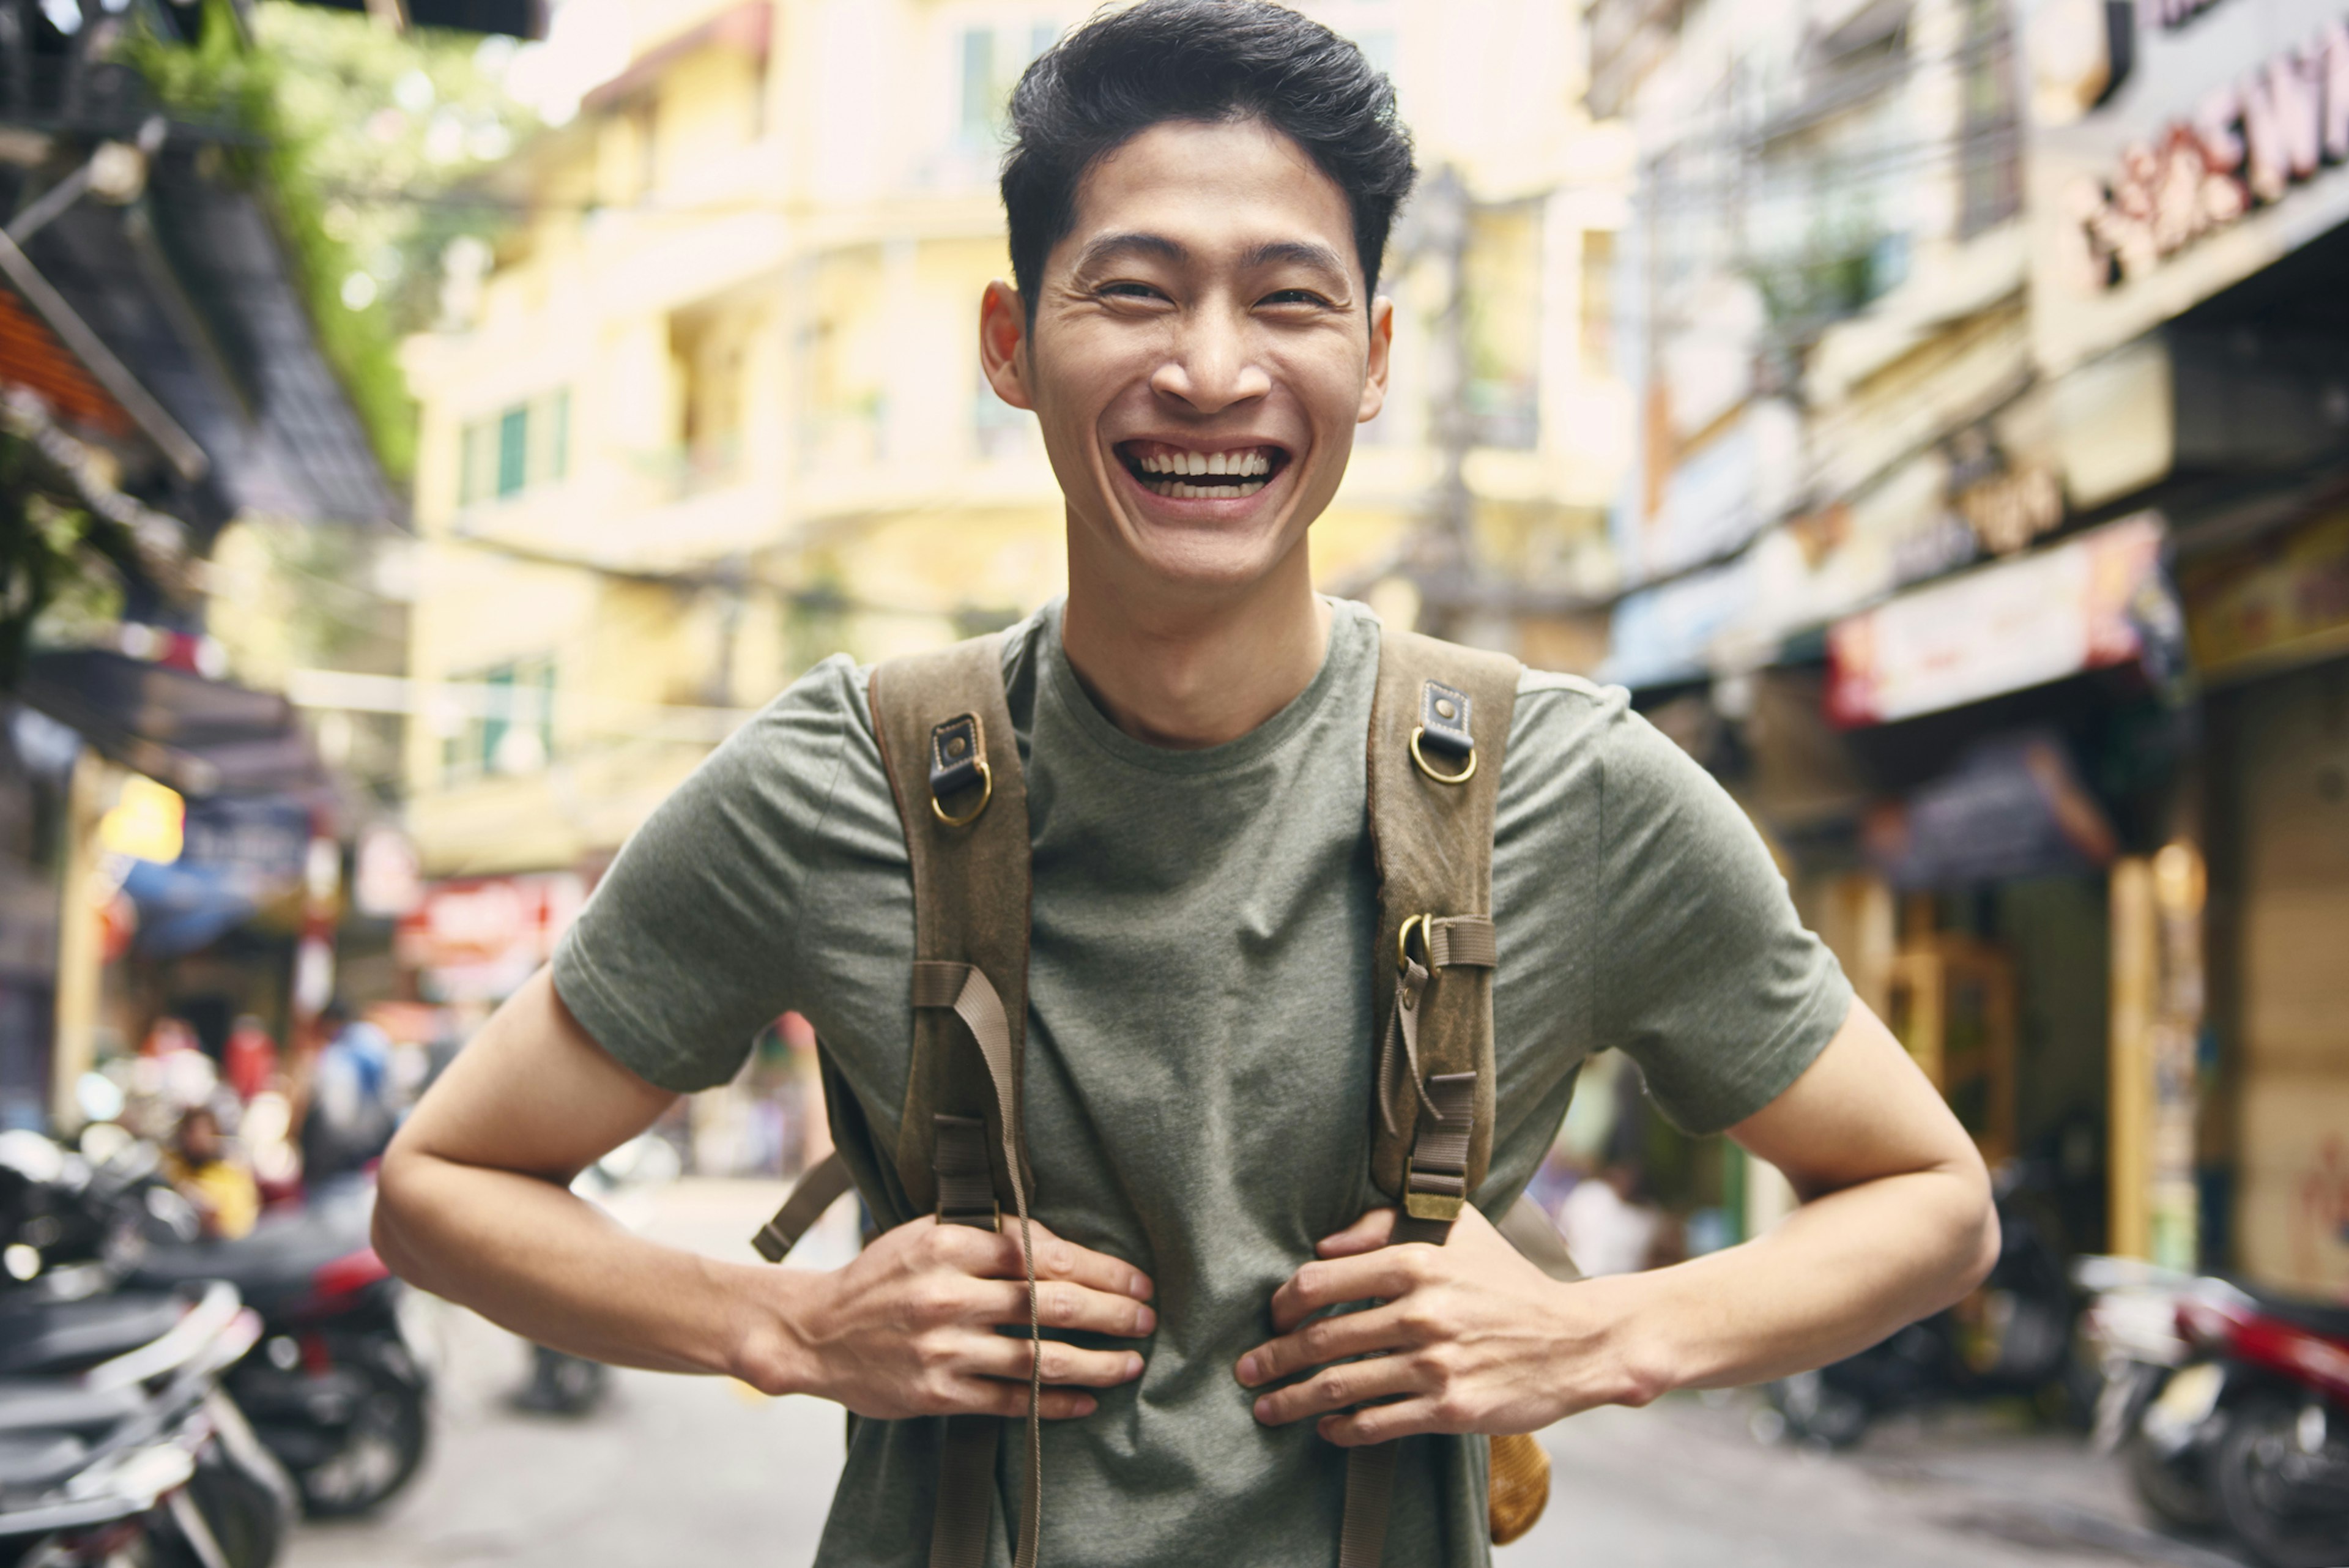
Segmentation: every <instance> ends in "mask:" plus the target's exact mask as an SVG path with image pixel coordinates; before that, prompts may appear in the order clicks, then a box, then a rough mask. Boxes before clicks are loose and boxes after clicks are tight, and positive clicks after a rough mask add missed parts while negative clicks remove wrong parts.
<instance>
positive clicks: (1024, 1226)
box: [914, 960, 1044, 1568]
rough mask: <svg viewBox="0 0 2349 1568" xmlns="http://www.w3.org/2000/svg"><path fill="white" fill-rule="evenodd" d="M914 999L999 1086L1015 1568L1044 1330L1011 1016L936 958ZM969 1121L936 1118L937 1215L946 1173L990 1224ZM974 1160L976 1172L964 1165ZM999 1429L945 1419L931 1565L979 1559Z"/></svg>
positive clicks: (1029, 1527) (1025, 1559)
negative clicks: (1014, 1246)
mask: <svg viewBox="0 0 2349 1568" xmlns="http://www.w3.org/2000/svg"><path fill="white" fill-rule="evenodd" d="M914 1005H915V1006H916V1007H917V1008H923V1007H939V1008H945V1009H947V1010H948V1011H950V1012H953V1013H954V1015H955V1016H956V1017H957V1018H959V1019H961V1020H962V1021H963V1024H964V1026H965V1027H967V1028H968V1029H969V1031H970V1035H971V1038H972V1039H973V1040H975V1041H977V1042H978V1052H979V1054H980V1056H982V1057H983V1058H985V1060H986V1062H987V1076H988V1082H989V1083H990V1084H991V1085H993V1087H994V1090H995V1116H996V1125H997V1126H999V1127H1001V1128H1002V1129H1003V1131H1002V1139H1003V1164H1004V1168H1006V1169H1007V1170H1009V1172H1010V1173H1011V1199H1012V1202H1013V1204H1014V1205H1015V1206H1016V1207H1017V1208H1018V1210H1019V1262H1020V1269H1021V1272H1023V1273H1024V1275H1025V1276H1026V1280H1027V1285H1028V1336H1029V1337H1028V1346H1029V1348H1028V1497H1027V1502H1026V1505H1025V1506H1024V1507H1023V1508H1021V1510H1020V1511H1019V1548H1018V1550H1017V1552H1015V1553H1014V1562H1015V1563H1016V1564H1017V1568H1034V1564H1035V1562H1036V1543H1037V1535H1038V1532H1039V1530H1040V1527H1041V1524H1042V1521H1043V1511H1044V1426H1043V1416H1042V1407H1043V1400H1044V1336H1043V1332H1042V1325H1041V1324H1040V1320H1039V1316H1038V1313H1037V1308H1036V1245H1035V1238H1034V1235H1033V1233H1032V1231H1031V1230H1030V1224H1029V1220H1028V1183H1027V1181H1026V1179H1025V1178H1024V1177H1023V1175H1022V1173H1021V1168H1020V1161H1019V1100H1018V1097H1017V1096H1016V1095H1015V1093H1014V1091H1013V1087H1012V1081H1011V1023H1010V1021H1009V1019H1008V1018H1007V1017H1005V1015H1004V1012H1003V999H1002V997H1000V996H999V995H998V994H997V993H996V990H995V987H994V985H993V984H991V983H990V982H989V981H988V978H987V976H986V975H984V974H982V973H980V972H979V971H978V969H977V968H976V967H975V966H973V965H970V964H967V963H947V962H942V961H932V960H925V961H920V962H917V963H916V964H915V965H914ZM970 1120H971V1118H969V1117H965V1116H944V1115H941V1116H937V1117H936V1123H935V1126H936V1139H937V1141H936V1161H937V1165H936V1176H937V1184H938V1217H939V1218H940V1219H941V1220H946V1219H947V1201H948V1182H949V1181H950V1180H951V1181H952V1182H953V1183H954V1185H955V1189H956V1191H957V1198H956V1199H955V1201H957V1203H959V1204H963V1205H965V1206H966V1208H965V1209H964V1210H958V1212H968V1207H967V1206H968V1205H969V1204H970V1203H972V1202H974V1201H976V1199H975V1198H974V1197H972V1196H967V1195H965V1194H967V1193H975V1192H976V1191H977V1190H978V1189H984V1190H985V1193H986V1199H985V1200H986V1203H987V1206H988V1214H989V1216H990V1222H991V1217H992V1215H993V1213H994V1187H993V1183H992V1180H991V1179H990V1178H989V1177H988V1174H987V1169H986V1167H987V1160H986V1155H985V1146H984V1143H983V1140H982V1139H981V1138H974V1137H968V1136H967V1132H966V1129H968V1127H969V1125H970ZM982 1127H983V1124H982ZM974 1146H977V1147H974ZM974 1157H975V1158H974ZM950 1162H951V1163H952V1165H953V1168H952V1169H951V1170H950V1169H949V1163H950ZM973 1165H976V1167H977V1169H976V1170H975V1171H973V1170H970V1169H968V1167H971V1166H973ZM965 1222H968V1221H965ZM972 1422H983V1423H985V1426H986V1429H987V1432H988V1436H987V1438H986V1439H985V1446H986V1453H985V1455H984V1459H985V1464H984V1466H983V1468H982V1467H981V1466H980V1464H979V1459H980V1458H981V1456H980V1455H979V1453H978V1447H977V1444H978V1439H977V1438H973V1437H969V1436H967V1435H966V1436H960V1437H958V1434H966V1433H968V1431H969V1429H970V1427H969V1424H970V1423H972ZM998 1429H999V1428H997V1426H996V1423H995V1420H994V1418H993V1417H984V1416H979V1417H949V1418H948V1420H947V1448H946V1451H945V1454H944V1455H943V1457H942V1459H941V1461H940V1464H939V1467H938V1506H937V1517H936V1520H935V1521H932V1523H931V1526H930V1564H931V1568H976V1565H977V1564H978V1563H980V1562H981V1561H982V1560H983V1558H984V1554H985V1552H986V1545H987V1523H988V1517H989V1515H990V1513H991V1511H992V1508H991V1505H992V1501H993V1499H994V1494H995V1463H994V1457H995V1436H994V1434H995V1432H996V1431H997V1430H998Z"/></svg>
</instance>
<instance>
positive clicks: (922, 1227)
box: [770, 1218, 1158, 1420]
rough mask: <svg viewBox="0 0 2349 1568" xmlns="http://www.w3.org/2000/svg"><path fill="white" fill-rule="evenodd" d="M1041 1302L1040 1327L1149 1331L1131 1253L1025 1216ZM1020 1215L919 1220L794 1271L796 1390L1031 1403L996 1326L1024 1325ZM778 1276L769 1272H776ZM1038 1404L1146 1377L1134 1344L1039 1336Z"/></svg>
mask: <svg viewBox="0 0 2349 1568" xmlns="http://www.w3.org/2000/svg"><path fill="white" fill-rule="evenodd" d="M1033 1232H1034V1242H1035V1249H1036V1309H1037V1316H1038V1321H1039V1322H1040V1323H1041V1324H1042V1325H1043V1326H1044V1327H1046V1328H1069V1329H1086V1330H1090V1331H1092V1333H1095V1334H1128V1335H1135V1336H1139V1335H1142V1334H1148V1333H1150V1332H1151V1330H1153V1329H1154V1328H1155V1327H1156V1326H1157V1324H1158V1317H1157V1314H1155V1313H1154V1312H1152V1311H1151V1310H1150V1308H1149V1307H1147V1306H1145V1305H1143V1303H1144V1302H1146V1301H1148V1300H1149V1298H1150V1293H1151V1284H1150V1281H1149V1279H1148V1277H1147V1276H1145V1275H1144V1274H1143V1272H1142V1271H1140V1270H1139V1269H1136V1268H1135V1267H1134V1266H1133V1264H1131V1263H1124V1262H1119V1261H1118V1260H1117V1259H1115V1258H1112V1257H1108V1256H1106V1255H1104V1254H1102V1253H1100V1252H1095V1251H1091V1250H1089V1249H1087V1248H1084V1247H1080V1246H1078V1245H1076V1244H1075V1243H1074V1242H1072V1241H1063V1240H1061V1238H1060V1237H1058V1236H1055V1235H1054V1234H1053V1233H1052V1232H1051V1231H1049V1230H1047V1229H1046V1228H1045V1227H1043V1226H1042V1225H1035V1226H1033ZM1019 1251H1020V1249H1019V1221H1018V1220H1007V1221H1006V1223H1005V1225H1004V1227H1003V1230H1002V1231H1001V1232H1000V1233H998V1232H995V1231H981V1230H978V1229H977V1228H975V1227H973V1226H969V1225H941V1224H939V1223H938V1222H937V1221H936V1220H935V1219H929V1218H925V1219H921V1220H915V1221H914V1222H912V1223H911V1224H908V1225H900V1226H898V1227H897V1228H896V1229H895V1230H894V1231H887V1232H885V1233H884V1234H883V1235H881V1236H880V1237H878V1238H876V1239H875V1240H874V1242H873V1244H872V1245H871V1246H869V1247H867V1248H865V1249H864V1251H863V1252H861V1253H860V1254H858V1256H857V1258H856V1261H855V1262H853V1263H850V1264H849V1265H847V1266H846V1267H845V1268H843V1269H839V1270H836V1271H834V1272H831V1273H828V1274H817V1275H812V1276H804V1275H803V1276H802V1280H803V1281H806V1282H808V1289H807V1290H806V1293H805V1294H804V1296H803V1299H802V1301H801V1302H800V1303H797V1304H796V1309H795V1310H792V1311H789V1312H787V1313H786V1314H784V1315H785V1319H786V1321H785V1323H784V1325H783V1331H784V1334H785V1335H786V1336H787V1337H788V1338H789V1339H791V1340H792V1341H794V1342H795V1345H796V1350H797V1353H798V1354H797V1355H794V1356H793V1357H792V1360H793V1361H795V1362H796V1363H797V1364H798V1366H799V1375H798V1376H793V1377H792V1379H791V1380H790V1381H791V1384H792V1388H793V1390H794V1391H795V1392H801V1393H810V1394H820V1395H822V1396H823V1397H826V1398H830V1399H836V1400H838V1401H839V1402H840V1403H841V1404H843V1405H845V1406H847V1407H849V1408H850V1409H851V1410H854V1411H855V1412H856V1413H857V1414H858V1415H860V1416H874V1417H880V1418H882V1419H884V1420H897V1419H901V1418H903V1417H908V1416H940V1415H988V1416H1024V1415H1026V1414H1027V1413H1028V1366H1029V1356H1030V1348H1029V1343H1028V1341H1027V1340H1026V1339H1025V1338H1024V1337H1023V1338H1017V1339H1015V1338H1012V1337H1010V1336H1009V1335H1007V1334H998V1333H996V1332H995V1329H996V1326H997V1325H999V1324H1016V1325H1018V1326H1019V1328H1021V1329H1023V1330H1024V1329H1025V1328H1026V1327H1027V1326H1028V1286H1027V1283H1026V1276H1025V1274H1024V1273H1023V1272H1022V1270H1021V1267H1020V1257H1019ZM770 1277H774V1276H770ZM1043 1363H1044V1364H1043V1373H1044V1383H1045V1385H1046V1386H1045V1389H1044V1397H1043V1405H1042V1409H1043V1414H1044V1415H1045V1416H1047V1417H1051V1418H1053V1419H1064V1418H1066V1417H1071V1416H1087V1415H1091V1414H1092V1410H1093V1400H1092V1397H1091V1396H1090V1395H1086V1394H1082V1393H1080V1392H1077V1391H1076V1390H1077V1389H1079V1388H1085V1387H1092V1388H1106V1387H1112V1386H1115V1385H1117V1384H1120V1383H1126V1382H1130V1381H1132V1380H1133V1379H1134V1378H1136V1377H1139V1376H1142V1357H1141V1356H1140V1355H1137V1354H1135V1353H1134V1352H1133V1351H1130V1350H1085V1349H1081V1348H1080V1347H1078V1346H1076V1345H1064V1344H1061V1343H1060V1342H1058V1341H1055V1340H1046V1341H1045V1342H1044V1349H1043Z"/></svg>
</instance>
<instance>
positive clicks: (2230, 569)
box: [2178, 507, 2349, 677]
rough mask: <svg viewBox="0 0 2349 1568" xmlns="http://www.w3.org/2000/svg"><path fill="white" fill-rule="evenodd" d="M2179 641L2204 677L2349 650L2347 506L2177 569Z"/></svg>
mask: <svg viewBox="0 0 2349 1568" xmlns="http://www.w3.org/2000/svg"><path fill="white" fill-rule="evenodd" d="M2178 591H2179V593H2180V594H2181V595H2183V597H2185V600H2186V640H2187V646H2188V647H2189V649H2192V650H2193V654H2194V665H2195V668H2196V669H2198V670H2200V671H2201V672H2202V673H2203V674H2205V675H2207V676H2219V677H2232V676H2241V675H2251V674H2256V673H2258V672H2259V671H2261V670H2273V669H2277V668H2280V667H2282V666H2285V665H2291V664H2298V663H2301V662H2303V661H2305V660H2307V659H2321V658H2324V657H2327V656H2329V655H2331V654H2333V653H2337V652H2340V651H2342V650H2344V649H2349V507H2344V508H2343V509H2342V510H2340V511H2338V512H2333V513H2331V514H2327V515H2325V516H2323V517H2319V518H2316V519H2315V520H2313V521H2312V522H2309V523H2305V524H2302V525H2301V526H2300V527H2298V528H2295V529H2292V530H2291V531H2289V532H2287V533H2284V534H2282V535H2275V536H2273V537H2271V538H2268V539H2264V540H2261V541H2260V542H2259V543H2258V544H2257V545H2252V546H2251V547H2250V548H2248V549H2243V550H2237V551H2231V552H2229V553H2228V554H2225V555H2221V556H2214V557H2210V558H2207V559H2204V560H2200V561H2197V562H2194V563H2192V564H2191V565H2190V566H2187V567H2185V568H2183V569H2182V570H2181V571H2180V572H2179V573H2178Z"/></svg>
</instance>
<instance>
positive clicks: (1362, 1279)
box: [1272, 1247, 1432, 1334]
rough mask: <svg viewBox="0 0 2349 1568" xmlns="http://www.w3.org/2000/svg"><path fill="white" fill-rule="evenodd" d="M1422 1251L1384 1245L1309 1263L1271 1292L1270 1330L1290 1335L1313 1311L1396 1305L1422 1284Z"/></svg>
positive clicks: (1420, 1249) (1413, 1248)
mask: <svg viewBox="0 0 2349 1568" xmlns="http://www.w3.org/2000/svg"><path fill="white" fill-rule="evenodd" d="M1423 1251H1432V1249H1423V1248H1419V1247H1381V1248H1380V1249H1379V1250H1378V1251H1375V1252H1367V1253H1365V1254H1363V1255H1362V1256H1361V1257H1359V1258H1324V1259H1320V1260H1319V1261H1317V1262H1310V1263H1308V1264H1306V1265H1305V1266H1304V1267H1303V1268H1301V1269H1299V1270H1298V1271H1297V1272H1295V1273H1293V1274H1291V1275H1289V1276H1288V1281H1287V1282H1285V1283H1284V1284H1282V1286H1281V1287H1280V1288H1279V1289H1278V1290H1277V1291H1275V1292H1273V1293H1272V1326H1273V1327H1275V1328H1277V1329H1278V1330H1280V1332H1281V1333H1283V1334H1287V1333H1288V1331H1289V1330H1290V1329H1293V1328H1295V1327H1296V1326H1297V1325H1298V1324H1300V1323H1303V1322H1304V1321H1305V1320H1306V1319H1307V1318H1309V1317H1311V1316H1312V1315H1313V1314H1315V1313H1317V1312H1321V1311H1323V1310H1325V1309H1327V1308H1330V1307H1333V1306H1340V1305H1343V1304H1344V1303H1347V1302H1366V1301H1392V1300H1393V1299H1394V1298H1395V1297H1396V1296H1399V1295H1402V1294H1403V1293H1406V1292H1407V1291H1409V1290H1410V1289H1411V1288H1412V1286H1413V1285H1414V1284H1416V1283H1418V1282H1419V1278H1420V1276H1419V1273H1418V1272H1417V1271H1418V1270H1419V1269H1420V1268H1422V1267H1423V1264H1422V1263H1421V1262H1419V1261H1418V1260H1417V1259H1416V1258H1414V1257H1413V1254H1414V1253H1421V1252H1423Z"/></svg>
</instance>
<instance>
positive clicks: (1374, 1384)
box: [1256, 1355, 1427, 1427]
mask: <svg viewBox="0 0 2349 1568" xmlns="http://www.w3.org/2000/svg"><path fill="white" fill-rule="evenodd" d="M1426 1381H1427V1372H1426V1370H1425V1369H1424V1368H1423V1367H1422V1366H1419V1365H1418V1364H1417V1363H1416V1362H1415V1361H1413V1359H1412V1358H1411V1357H1410V1356H1407V1355H1379V1356H1373V1357H1372V1358H1371V1359H1370V1360H1368V1361H1348V1362H1343V1363H1340V1365H1338V1366H1328V1367H1324V1368H1322V1369H1321V1370H1320V1371H1319V1372H1317V1373H1315V1374H1314V1375H1313V1376H1310V1377H1309V1378H1307V1379H1306V1380H1305V1381H1304V1382H1302V1383H1292V1384H1290V1385H1289V1386H1288V1387H1286V1388H1276V1389H1274V1390H1273V1391H1272V1392H1271V1393H1269V1394H1266V1395H1262V1396H1260V1397H1258V1398H1257V1402H1256V1418H1257V1420H1259V1421H1261V1422H1263V1423H1264V1424H1265V1425H1266V1426H1268V1427H1285V1426H1287V1425H1288V1423H1289V1422H1291V1421H1301V1420H1304V1419H1305V1418H1306V1417H1309V1416H1325V1415H1328V1414H1329V1413H1330V1411H1333V1410H1343V1409H1346V1408H1347V1407H1350V1406H1354V1405H1360V1404H1361V1403H1362V1402H1363V1401H1364V1400H1366V1399H1392V1398H1394V1397H1397V1396H1398V1395H1407V1394H1417V1393H1422V1392H1424V1390H1425V1385H1426Z"/></svg>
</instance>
